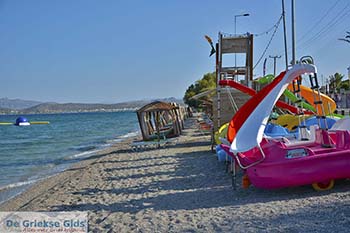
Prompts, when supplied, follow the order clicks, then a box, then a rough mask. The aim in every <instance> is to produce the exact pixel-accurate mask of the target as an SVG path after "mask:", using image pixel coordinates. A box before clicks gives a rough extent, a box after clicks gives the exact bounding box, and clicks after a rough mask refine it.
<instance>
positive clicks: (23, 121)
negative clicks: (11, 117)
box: [0, 116, 50, 126]
mask: <svg viewBox="0 0 350 233" xmlns="http://www.w3.org/2000/svg"><path fill="white" fill-rule="evenodd" d="M49 123H50V122H48V121H28V119H27V118H25V117H22V116H21V117H17V119H16V122H15V123H11V122H0V126H1V125H15V126H29V125H46V124H49Z"/></svg>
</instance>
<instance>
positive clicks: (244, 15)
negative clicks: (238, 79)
mask: <svg viewBox="0 0 350 233" xmlns="http://www.w3.org/2000/svg"><path fill="white" fill-rule="evenodd" d="M246 16H249V14H248V13H245V14H240V15H235V37H237V32H236V27H237V26H236V25H237V18H238V17H246ZM235 69H236V73H237V53H235Z"/></svg>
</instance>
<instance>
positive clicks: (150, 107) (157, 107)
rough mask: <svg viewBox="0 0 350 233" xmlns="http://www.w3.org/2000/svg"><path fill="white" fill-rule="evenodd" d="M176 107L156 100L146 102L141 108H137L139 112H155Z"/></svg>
mask: <svg viewBox="0 0 350 233" xmlns="http://www.w3.org/2000/svg"><path fill="white" fill-rule="evenodd" d="M175 108H176V107H175V106H173V105H171V104H169V103H165V102H162V101H154V102H152V103H149V104H146V105H145V106H143V107H142V108H140V109H139V110H137V112H138V113H140V112H155V111H163V110H172V109H175Z"/></svg>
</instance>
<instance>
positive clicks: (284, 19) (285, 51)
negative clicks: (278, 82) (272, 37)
mask: <svg viewBox="0 0 350 233" xmlns="http://www.w3.org/2000/svg"><path fill="white" fill-rule="evenodd" d="M282 17H283V37H284V57H285V60H286V61H285V62H286V70H288V48H287V29H286V11H285V10H284V0H282Z"/></svg>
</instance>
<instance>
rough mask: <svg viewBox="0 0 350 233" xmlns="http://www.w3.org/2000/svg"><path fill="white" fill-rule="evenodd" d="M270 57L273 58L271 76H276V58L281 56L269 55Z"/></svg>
mask: <svg viewBox="0 0 350 233" xmlns="http://www.w3.org/2000/svg"><path fill="white" fill-rule="evenodd" d="M269 57H270V58H273V76H274V77H276V60H277V58H281V56H271V55H270V56H269Z"/></svg>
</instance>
